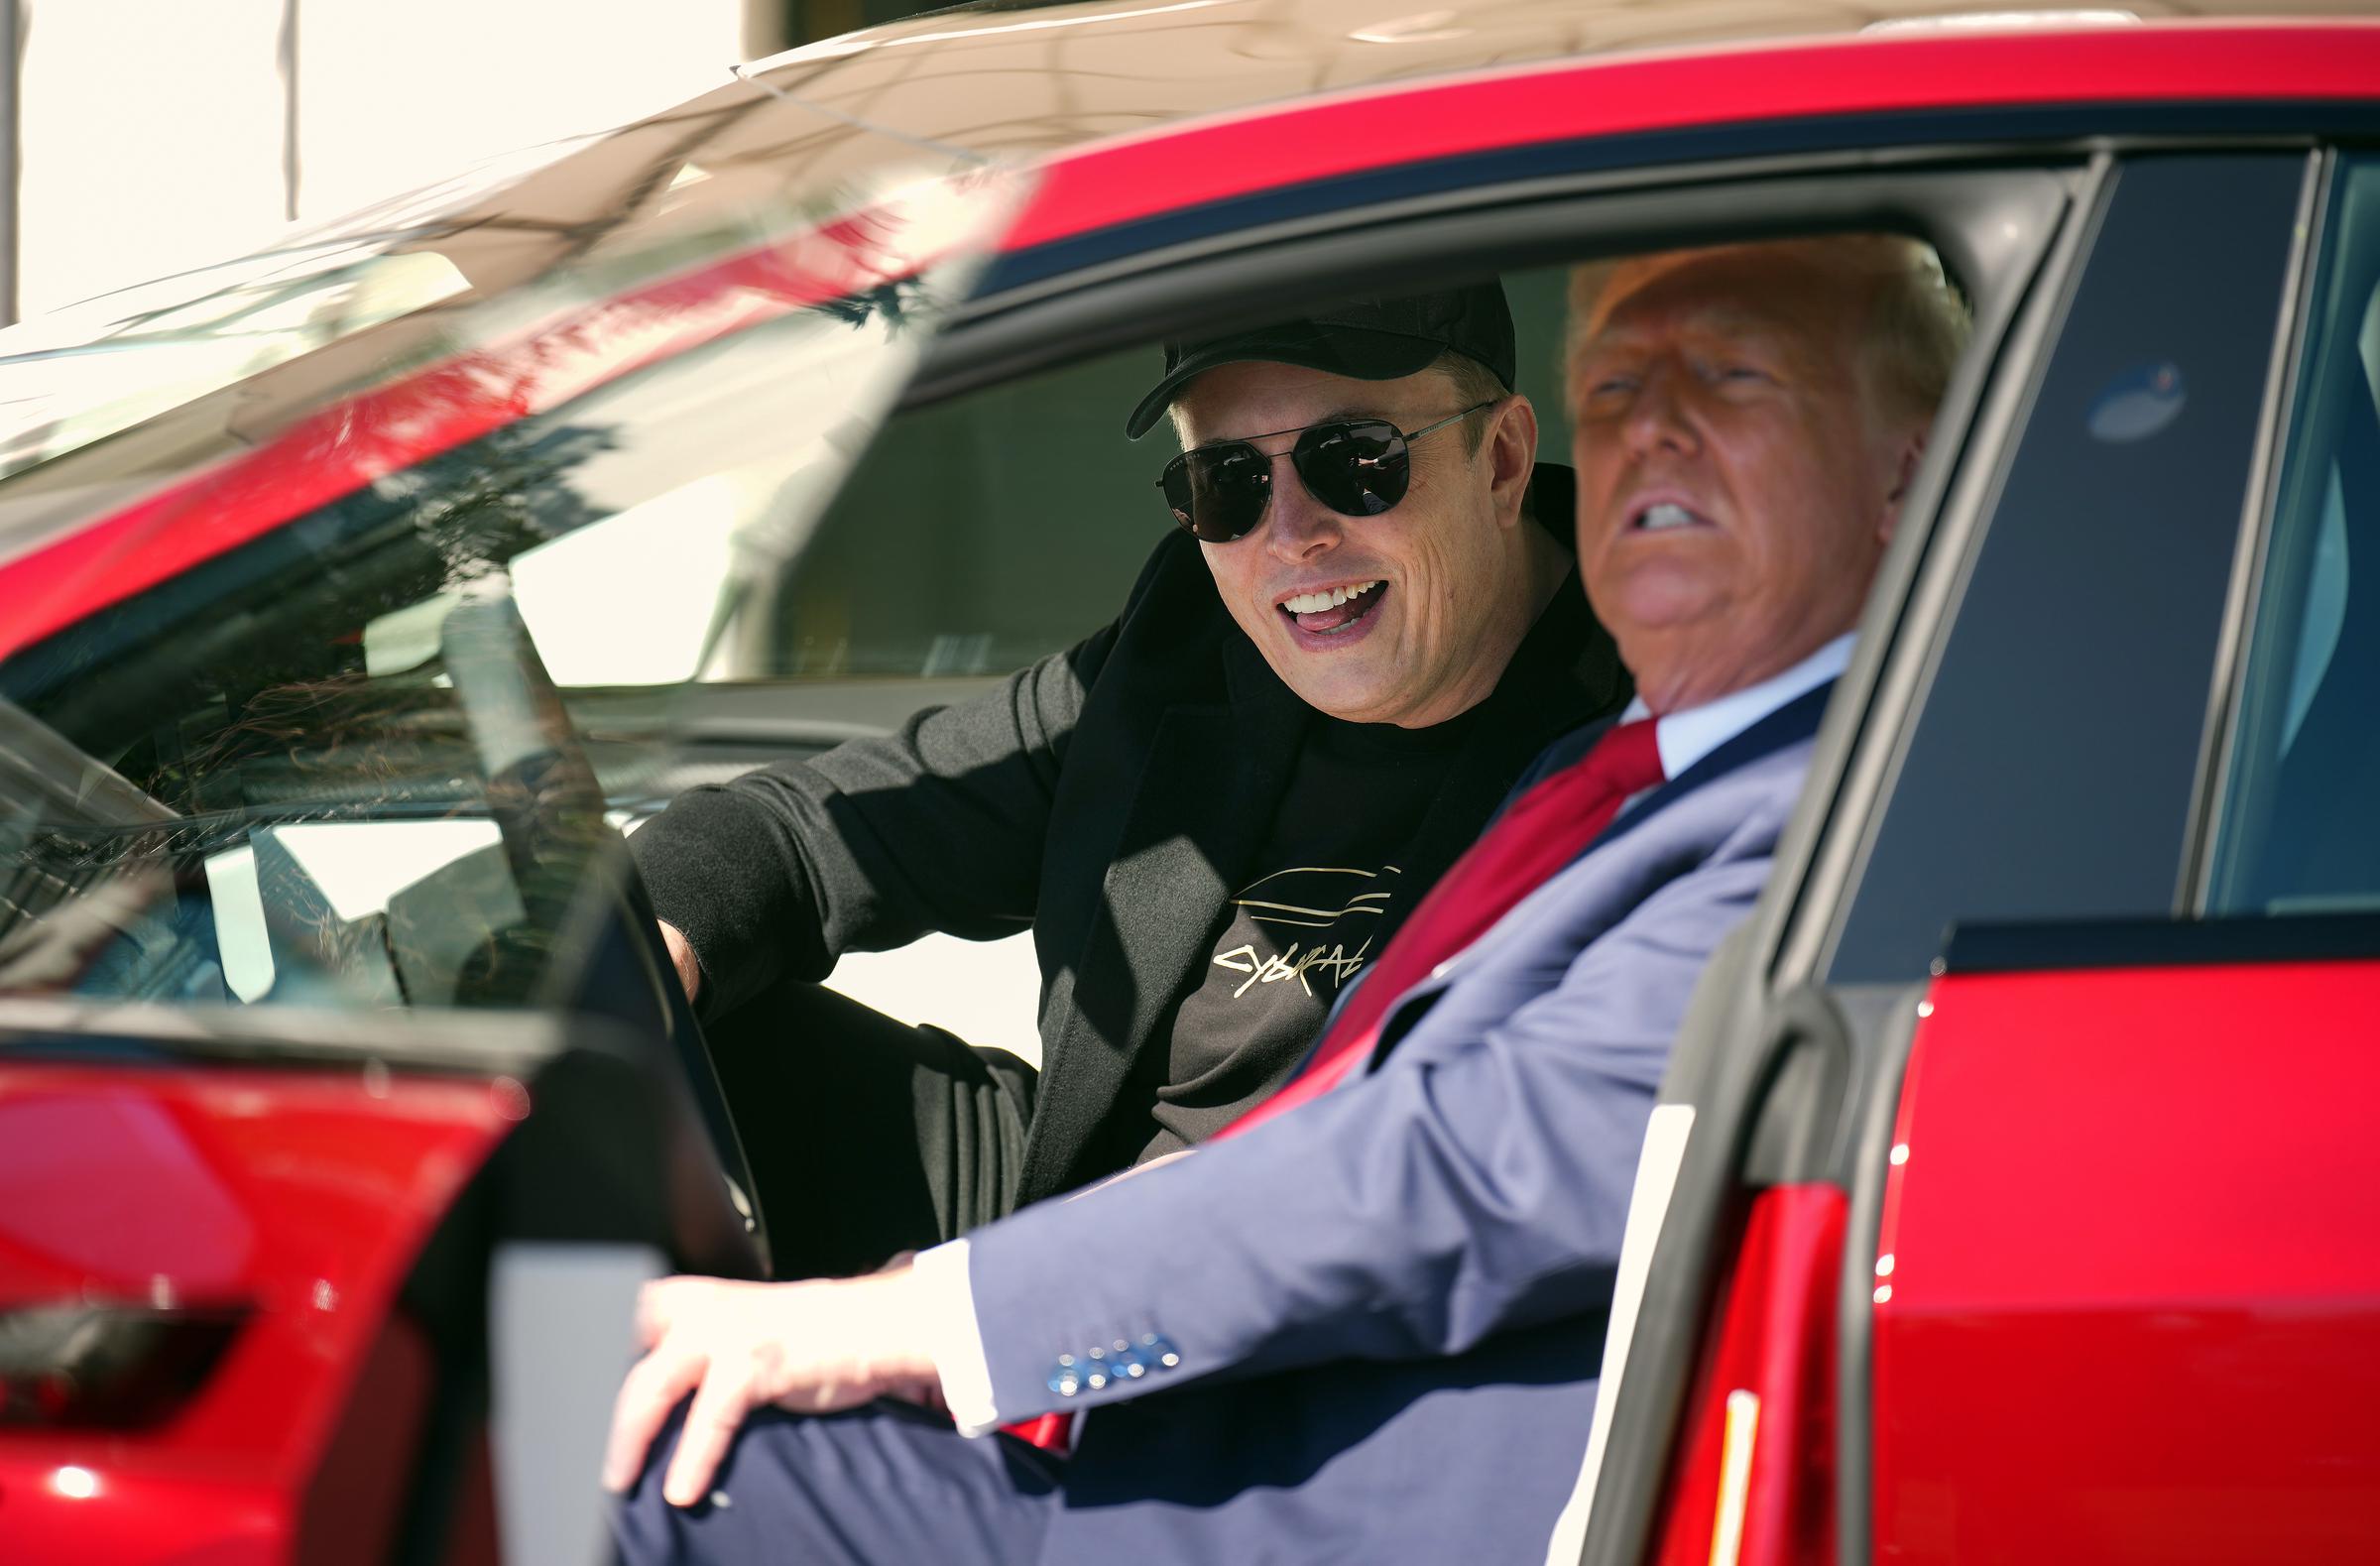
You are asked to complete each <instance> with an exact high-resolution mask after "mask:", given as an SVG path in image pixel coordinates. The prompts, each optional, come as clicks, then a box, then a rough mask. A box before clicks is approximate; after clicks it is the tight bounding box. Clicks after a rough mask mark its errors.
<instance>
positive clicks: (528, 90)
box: [0, 0, 857, 324]
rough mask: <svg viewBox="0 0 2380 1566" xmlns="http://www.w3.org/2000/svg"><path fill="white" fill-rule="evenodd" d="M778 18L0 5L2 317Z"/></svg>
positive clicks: (623, 85)
mask: <svg viewBox="0 0 2380 1566" xmlns="http://www.w3.org/2000/svg"><path fill="white" fill-rule="evenodd" d="M786 14H787V7H786V6H785V5H784V4H783V0H0V142H4V143H5V145H0V324H5V323H6V322H8V321H13V320H17V319H21V318H24V317H26V316H30V315H36V314H40V313H42V312H45V311H48V310H53V309H56V308H58V307H60V306H61V305H65V304H70V303H73V302H75V301H79V300H85V299H89V298H91V297H92V296H94V295H98V294H104V293H107V292H110V291H112V290H115V289H119V288H123V287H125V286H127V285H130V284H135V283H140V282H144V281H146V280H149V279H152V278H157V277H161V276H164V275H166V274H169V273H172V272H176V271H179V270H181V269H184V268H188V267H195V266H202V265H205V264H207V263H210V262H215V261H221V260H224V259H226V258H228V257H231V256H234V255H237V254H240V253H242V252H245V251H250V250H254V249H257V248H259V247H261V246H263V245H265V244H268V243H270V242H271V241H272V239H273V238H274V236H275V234H276V233H277V232H278V231H279V230H281V229H282V228H284V227H285V226H287V225H288V224H291V223H294V222H296V223H314V222H320V221H322V220H324V219H327V218H331V217H336V216H337V215H339V214H340V213H342V212H345V211H349V210H351V209H353V208H355V207H359V206H362V205H365V204H367V203H370V202H373V201H377V200H380V199H382V198H385V197H387V196H391V195H395V194H398V193H400V192H402V191H405V190H408V189H411V188H413V187H415V186H417V185H421V184H426V183H430V182H433V181H439V180H443V179H445V178H447V177H449V176H451V175H453V174H455V173H457V172H458V171H459V170H461V169H462V168H464V167H465V166H466V165H469V164H472V163H475V162H477V161H479V160H482V159H485V158H489V157H493V156H497V155H501V154H505V153H509V152H513V151H516V150H518V149H522V148H528V147H533V146H535V145H537V144H540V143H547V142H552V141H556V140H561V139H565V138H568V137H571V136H574V135H578V134H582V133H585V132H590V131H598V130H603V129H606V128H608V127H610V126H613V125H616V124H619V123H621V122H623V121H625V120H628V119H632V118H634V117H636V116H637V115H639V114H643V113H646V112H649V111H651V110H654V109H656V108H660V107H663V106H665V105H667V104H669V103H671V102H674V101H676V100H677V99H680V98H685V97H690V96H692V95H693V94H694V93H696V92H699V91H702V90H704V89H706V88H709V87H712V86H716V85H717V84H718V83H719V82H720V81H721V80H723V79H724V78H725V76H726V74H727V72H728V68H729V67H730V66H731V65H733V64H736V63H738V62H739V61H742V60H751V59H755V58H757V57H759V56H762V55H766V54H769V53H772V52H773V51H774V50H776V49H779V48H781V47H783V44H784V42H785V40H784V19H785V16H786ZM854 20H855V22H856V20H857V19H856V18H855V19H854ZM12 58H13V60H14V69H13V72H12V71H10V70H9V69H8V61H10V60H12ZM11 175H13V179H12V178H10V176H11Z"/></svg>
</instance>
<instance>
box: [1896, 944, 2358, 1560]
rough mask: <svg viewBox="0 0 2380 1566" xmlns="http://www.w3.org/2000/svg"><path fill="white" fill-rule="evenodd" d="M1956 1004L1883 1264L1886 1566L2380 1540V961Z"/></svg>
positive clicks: (1935, 1024) (1948, 989)
mask: <svg viewBox="0 0 2380 1566" xmlns="http://www.w3.org/2000/svg"><path fill="white" fill-rule="evenodd" d="M1932 1007H1933V1011H1932V1015H1931V1016H1929V1017H1927V1018H1926V1019H1925V1020H1924V1021H1923V1022H1921V1023H1920V1024H1919V1027H1918V1031H1917V1035H1916V1038H1915V1041H1914V1046H1913V1051H1914V1052H1913V1054H1912V1056H1911V1060H1910V1066H1909V1072H1908V1076H1907V1078H1906V1081H1905V1083H1904V1086H1903V1089H1902V1094H1901V1100H1900V1111H1899V1122H1898V1129H1897V1132H1896V1135H1895V1139H1894V1140H1895V1144H1896V1146H1897V1148H1905V1149H1906V1152H1900V1151H1897V1150H1896V1152H1895V1154H1894V1156H1895V1157H1896V1158H1898V1159H1900V1160H1901V1161H1900V1162H1898V1163H1897V1164H1896V1165H1895V1166H1894V1167H1893V1168H1892V1169H1891V1171H1890V1174H1889V1177H1888V1180H1887V1183H1886V1186H1885V1197H1884V1208H1883V1224H1882V1230H1881V1235H1880V1240H1879V1244H1878V1254H1877V1258H1876V1263H1875V1266H1876V1272H1877V1303H1876V1305H1875V1321H1874V1326H1875V1339H1874V1344H1875V1349H1874V1354H1875V1358H1874V1410H1875V1470H1874V1472H1875V1488H1874V1497H1875V1508H1874V1518H1875V1540H1876V1553H1877V1555H1878V1557H1879V1558H1881V1559H1885V1560H1892V1561H1909V1562H1924V1561H1954V1560H1956V1561H1977V1560H2090V1561H2102V1562H2127V1561H2137V1562H2143V1563H2146V1562H2159V1563H2166V1566H2171V1563H2174V1562H2187V1561H2218V1560H2222V1561H2237V1560H2374V1559H2380V1511H2375V1510H2374V1507H2373V1505H2372V1498H2373V1497H2374V1496H2376V1495H2380V1425H2375V1424H2374V1422H2373V1420H2372V1418H2371V1414H2370V1410H2371V1409H2372V1408H2373V1406H2375V1403H2376V1402H2380V1354H2375V1353H2374V1352H2373V1347H2374V1345H2375V1343H2380V1247H2375V1246H2374V1245H2373V1243H2372V1241H2373V1237H2374V1236H2380V1139H2376V1138H2375V1137H2374V1136H2373V1135H2372V1084H2373V1055H2372V1039H2373V1036H2374V1029H2373V1024H2372V1019H2373V1018H2374V1017H2375V1016H2376V1015H2380V963H2369V962H2364V963H2350V962H2337V963H2304V964H2274V965H2271V966H2243V967H2222V968H2201V969H2188V968H2180V969H2177V968H2154V969H2133V970H2115V971H2107V972H2090V973H2051V974H2012V975H1997V976H1987V975H1975V976H1972V977H1958V976H1953V977H1950V978H1946V979H1944V980H1942V981H1940V982H1939V983H1937V984H1936V986H1935V987H1934V990H1933V995H1932ZM2259 1041H2269V1045H2268V1047H2262V1048H2260V1047H2259Z"/></svg>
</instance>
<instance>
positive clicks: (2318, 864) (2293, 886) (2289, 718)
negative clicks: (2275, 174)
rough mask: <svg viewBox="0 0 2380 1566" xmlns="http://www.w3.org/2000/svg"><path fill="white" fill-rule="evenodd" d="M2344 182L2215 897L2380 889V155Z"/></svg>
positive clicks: (2286, 462) (2234, 757)
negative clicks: (2379, 803) (2378, 803)
mask: <svg viewBox="0 0 2380 1566" xmlns="http://www.w3.org/2000/svg"><path fill="white" fill-rule="evenodd" d="M2330 199H2331V205H2330V212H2331V216H2330V220H2329V223H2328V225H2327V231H2326V232H2327V239H2326V241H2325V244H2324V247H2323V248H2324V252H2325V254H2324V255H2323V257H2322V260H2321V268H2320V271H2319V273H2318V280H2317V283H2316V287H2315V295H2314V301H2315V302H2314V307H2313V309H2312V311H2311V312H2310V314H2309V316H2308V336H2307V342H2306V349H2305V353H2304V366H2305V367H2304V371H2303V375H2302V378H2301V381H2300V384H2299V388H2298V396H2297V399H2296V402H2295V405H2294V407H2295V416H2294V418H2293V420H2292V424H2291V428H2290V431H2289V435H2288V443H2287V454H2286V455H2285V457H2284V459H2283V463H2282V469H2281V484H2280V489H2279V491H2278V495H2279V500H2278V505H2277V508H2276V510H2275V513H2274V517H2273V523H2272V531H2271V536H2270V539H2269V542H2267V544H2266V553H2265V561H2264V570H2263V579H2262V582H2261V584H2260V586H2259V589H2258V592H2257V597H2256V617H2255V628H2254V631H2253V633H2252V635H2251V638H2250V641H2249V653H2248V662H2247V667H2246V669H2245V672H2244V676H2243V679H2242V682H2241V697H2240V707H2239V711H2238V714H2237V720H2236V723H2235V725H2234V744H2233V748H2232V753H2231V758H2230V769H2229V775H2228V779H2227V782H2226V786H2225V790H2224V795H2223V798H2224V804H2223V808H2222V811H2221V814H2220V817H2219V820H2218V823H2217V828H2216V834H2215V842H2214V860H2213V876H2212V879H2211V882H2210V885H2209V888H2208V896H2207V905H2208V909H2209V911H2212V912H2221V913H2283V914H2286V913H2319V912H2332V911H2344V910H2353V909H2371V908H2375V907H2380V808H2376V807H2375V801H2380V721H2376V715H2380V413H2375V408H2376V407H2380V162H2375V161H2372V160H2369V159H2365V160H2357V161H2352V162H2349V163H2347V164H2346V165H2345V166H2344V167H2343V168H2342V169H2341V171H2340V173H2339V176H2338V179H2337V182H2336V185H2335V186H2334V188H2333V190H2332V191H2331V197H2330Z"/></svg>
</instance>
